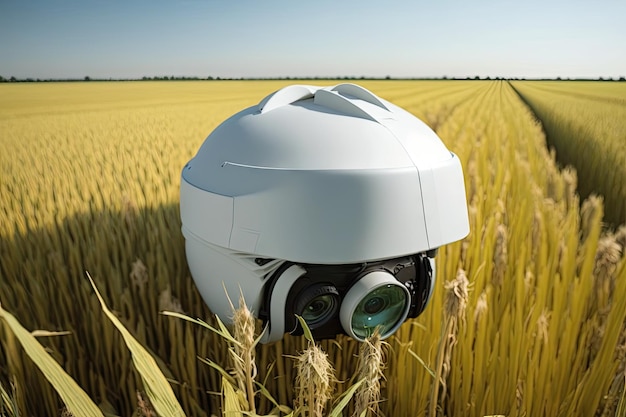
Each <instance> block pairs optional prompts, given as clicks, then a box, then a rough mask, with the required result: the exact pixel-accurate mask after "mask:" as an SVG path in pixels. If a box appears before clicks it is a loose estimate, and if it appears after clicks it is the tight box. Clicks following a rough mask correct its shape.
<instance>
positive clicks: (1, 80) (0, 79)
mask: <svg viewBox="0 0 626 417" xmlns="http://www.w3.org/2000/svg"><path fill="white" fill-rule="evenodd" d="M201 80H202V81H204V80H206V81H213V80H251V81H260V80H533V81H554V80H557V81H561V80H567V81H621V82H624V81H626V77H624V76H621V77H619V78H615V79H614V78H612V77H598V78H567V77H566V78H561V77H556V78H524V77H521V78H518V77H513V78H506V77H495V78H491V77H489V76H487V77H480V76H478V75H476V76H474V77H450V78H449V77H447V76H445V75H444V76H442V77H414V78H412V77H392V76H390V75H387V76H385V77H365V76H360V77H354V76H337V77H319V76H313V77H289V76H285V77H238V78H237V77H225V78H224V77H218V76H216V77H213V76H211V75H209V76H208V77H205V78H202V77H187V76H175V75H172V76H167V75H165V76H153V77H148V76H143V77H141V78H92V77H89V76H85V77H84V78H46V79H40V78H16V77H14V76H11V77H9V78H4V77H3V76H2V75H0V83H18V82H19V83H22V82H77V81H201Z"/></svg>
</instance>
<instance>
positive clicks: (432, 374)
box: [409, 349, 437, 378]
mask: <svg viewBox="0 0 626 417" xmlns="http://www.w3.org/2000/svg"><path fill="white" fill-rule="evenodd" d="M409 353H410V354H411V355H413V357H414V358H415V359H417V361H418V362H419V363H421V364H422V366H423V367H424V369H426V371H428V373H429V374H430V376H432V377H433V378H437V376H436V375H435V371H433V370H432V369H430V368H429V367H428V365H426V363H425V362H424V360H423V359H422V358H420V357H419V355H418V354H417V353H415V352H413V351H412V350H411V349H409Z"/></svg>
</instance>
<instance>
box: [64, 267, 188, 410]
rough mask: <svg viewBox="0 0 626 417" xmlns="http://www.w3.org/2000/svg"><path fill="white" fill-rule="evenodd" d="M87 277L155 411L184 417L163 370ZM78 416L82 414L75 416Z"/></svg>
mask: <svg viewBox="0 0 626 417" xmlns="http://www.w3.org/2000/svg"><path fill="white" fill-rule="evenodd" d="M87 277H88V278H89V282H91V286H92V287H93V289H94V291H95V292H96V296H97V297H98V300H99V301H100V305H101V306H102V310H103V311H104V313H105V314H106V316H107V317H108V318H109V320H111V322H112V323H113V324H114V325H115V327H116V328H117V330H119V332H120V333H121V334H122V337H123V338H124V342H126V346H127V347H128V350H130V353H131V354H132V358H133V364H134V365H135V368H136V369H137V371H138V372H139V375H141V380H142V381H143V385H144V389H145V390H146V395H147V396H148V398H150V402H151V403H152V406H153V407H154V410H155V411H156V412H157V414H159V415H160V416H163V417H166V416H167V417H170V416H171V417H184V416H185V413H184V411H183V409H182V407H181V406H180V403H179V402H178V399H177V398H176V396H175V395H174V391H173V390H172V387H171V385H170V384H169V382H168V381H167V378H165V375H163V372H161V369H160V368H159V366H158V365H157V363H156V361H155V360H154V358H153V357H152V355H150V353H149V352H148V351H147V350H146V349H145V348H144V347H143V346H142V345H141V343H139V342H138V341H137V339H135V338H134V337H133V335H131V334H130V332H129V331H128V329H126V327H124V325H123V324H122V322H121V321H120V320H119V319H118V318H117V317H116V316H115V314H113V313H112V312H111V310H109V308H108V307H107V305H106V303H105V302H104V299H103V298H102V296H101V295H100V293H99V292H98V289H97V288H96V285H95V284H94V282H93V279H91V276H90V275H89V273H87ZM75 415H77V416H79V415H82V414H75Z"/></svg>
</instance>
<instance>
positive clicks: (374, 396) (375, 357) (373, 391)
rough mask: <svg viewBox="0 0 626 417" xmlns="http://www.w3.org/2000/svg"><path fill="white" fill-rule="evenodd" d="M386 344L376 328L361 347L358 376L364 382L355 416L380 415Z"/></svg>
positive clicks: (359, 393)
mask: <svg viewBox="0 0 626 417" xmlns="http://www.w3.org/2000/svg"><path fill="white" fill-rule="evenodd" d="M385 346H386V344H385V343H384V342H383V341H382V339H381V337H380V332H379V331H378V329H376V330H375V331H374V333H373V334H372V336H370V337H368V338H366V339H365V341H364V342H363V343H361V345H360V347H359V364H358V372H357V378H358V380H363V384H361V386H360V387H359V389H358V390H357V391H356V394H355V395H356V399H355V410H354V414H353V416H355V417H360V416H366V415H370V416H378V415H380V381H381V379H383V378H384V374H383V371H384V369H385V352H384V347H385Z"/></svg>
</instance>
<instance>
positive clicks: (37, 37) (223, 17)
mask: <svg viewBox="0 0 626 417" xmlns="http://www.w3.org/2000/svg"><path fill="white" fill-rule="evenodd" d="M624 17H626V2H623V1H622V2H620V1H617V0H602V1H598V2H595V3H589V2H582V1H565V0H559V1H553V2H540V1H538V0H529V1H525V2H519V1H507V2H489V1H476V2H473V3H468V2H455V1H449V0H448V1H441V2H437V3H434V2H433V3H425V2H418V1H416V2H408V1H404V2H402V1H397V2H392V3H389V4H381V3H380V2H374V1H369V0H367V1H365V0H364V1H362V2H359V3H355V2H351V3H345V2H343V3H339V4H334V3H332V2H330V1H328V0H321V1H318V2H315V3H294V4H292V3H289V2H276V1H269V2H265V3H256V2H252V1H242V2H238V3H226V2H218V1H208V0H187V1H179V2H164V1H154V2H145V1H136V2H130V3H128V4H126V3H121V2H106V1H93V2H81V1H76V0H66V1H49V2H48V1H43V0H25V1H16V0H8V1H6V0H5V1H2V2H0V36H1V38H2V39H3V40H4V42H2V43H1V44H0V76H3V77H4V78H9V77H11V76H14V77H16V78H18V79H26V78H32V79H37V78H39V79H80V78H84V77H85V76H89V77H90V78H93V79H109V78H114V79H137V78H142V77H144V76H147V77H155V76H159V77H163V76H168V77H170V76H176V77H183V76H186V77H199V78H207V77H209V76H212V77H215V78H217V77H220V78H285V77H290V78H314V77H320V78H336V77H354V78H359V77H365V78H384V77H386V76H389V77H392V78H442V77H448V78H474V77H475V76H479V77H481V78H486V77H490V78H498V77H501V78H557V77H561V78H564V79H565V78H588V79H597V78H599V77H603V78H614V79H617V78H619V77H623V76H626V49H625V47H624V45H626V25H625V24H624V23H623V21H624Z"/></svg>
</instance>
